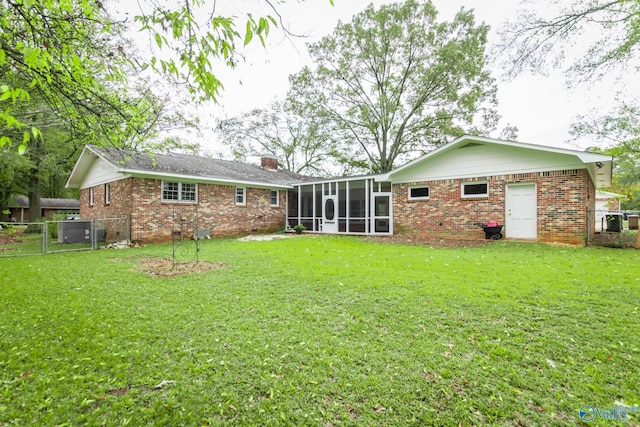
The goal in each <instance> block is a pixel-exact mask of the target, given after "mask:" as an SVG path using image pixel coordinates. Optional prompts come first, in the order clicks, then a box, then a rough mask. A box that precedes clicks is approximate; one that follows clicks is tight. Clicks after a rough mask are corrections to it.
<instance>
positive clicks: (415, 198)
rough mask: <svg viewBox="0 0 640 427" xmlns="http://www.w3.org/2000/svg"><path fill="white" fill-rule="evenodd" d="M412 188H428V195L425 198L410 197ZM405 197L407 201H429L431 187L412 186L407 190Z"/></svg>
mask: <svg viewBox="0 0 640 427" xmlns="http://www.w3.org/2000/svg"><path fill="white" fill-rule="evenodd" d="M414 188H428V189H429V195H428V196H427V197H411V190H412V189H414ZM407 196H408V197H409V200H429V199H430V198H431V187H429V186H428V185H412V186H411V187H409V189H408V190H407Z"/></svg>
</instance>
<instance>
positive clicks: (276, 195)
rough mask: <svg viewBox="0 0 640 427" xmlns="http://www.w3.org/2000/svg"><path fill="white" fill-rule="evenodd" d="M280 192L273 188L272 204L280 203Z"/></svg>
mask: <svg viewBox="0 0 640 427" xmlns="http://www.w3.org/2000/svg"><path fill="white" fill-rule="evenodd" d="M279 196H280V192H279V191H278V190H271V206H278V205H279V204H280V197H279Z"/></svg>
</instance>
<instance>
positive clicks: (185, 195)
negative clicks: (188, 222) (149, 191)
mask: <svg viewBox="0 0 640 427" xmlns="http://www.w3.org/2000/svg"><path fill="white" fill-rule="evenodd" d="M197 194H198V184H195V183H186V182H170V181H162V201H163V202H187V203H195V202H197V201H198V198H197Z"/></svg>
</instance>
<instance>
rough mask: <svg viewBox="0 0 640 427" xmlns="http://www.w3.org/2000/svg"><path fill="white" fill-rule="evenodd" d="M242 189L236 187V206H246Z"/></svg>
mask: <svg viewBox="0 0 640 427" xmlns="http://www.w3.org/2000/svg"><path fill="white" fill-rule="evenodd" d="M244 196H245V194H244V187H236V205H246V204H247V202H246V200H245V197H244Z"/></svg>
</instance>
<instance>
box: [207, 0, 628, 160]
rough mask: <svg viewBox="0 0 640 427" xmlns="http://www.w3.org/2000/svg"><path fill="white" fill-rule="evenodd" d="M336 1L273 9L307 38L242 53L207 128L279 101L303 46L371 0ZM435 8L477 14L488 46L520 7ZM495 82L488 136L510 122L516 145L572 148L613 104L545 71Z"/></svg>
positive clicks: (239, 0) (300, 62)
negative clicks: (580, 129)
mask: <svg viewBox="0 0 640 427" xmlns="http://www.w3.org/2000/svg"><path fill="white" fill-rule="evenodd" d="M562 1H565V0H562ZM334 3H335V5H334V6H331V5H330V4H329V0H306V1H303V2H300V1H296V0H289V1H288V2H287V3H285V4H282V5H278V11H279V13H280V14H281V16H282V20H283V22H284V24H285V25H286V26H287V27H288V29H289V30H290V31H291V32H292V33H294V34H301V35H305V37H298V38H290V39H286V38H284V37H282V34H281V33H277V32H272V33H271V34H270V35H269V38H268V41H267V43H268V44H267V47H266V49H264V48H262V46H260V45H259V44H258V43H252V45H251V47H250V49H248V50H247V51H246V52H245V55H244V57H245V61H243V62H241V63H240V64H239V65H238V67H237V68H235V69H234V70H220V71H219V74H218V77H220V78H221V80H222V81H223V83H224V85H225V90H224V91H223V93H222V96H221V98H220V103H219V105H210V106H207V107H206V108H202V109H200V111H201V116H202V119H203V120H204V122H205V123H208V124H211V123H213V122H214V121H215V119H224V118H227V117H232V116H236V115H239V114H241V113H243V112H246V111H249V110H251V109H252V108H256V107H266V106H267V105H268V104H269V103H270V102H271V101H273V100H274V99H275V98H276V97H281V98H282V97H284V95H285V93H286V91H287V89H288V77H289V75H290V74H293V73H295V72H297V71H298V70H300V69H301V68H302V67H303V66H304V65H306V64H308V65H311V61H310V60H309V57H308V54H307V50H306V44H307V43H309V42H313V41H316V40H319V39H320V38H322V37H323V36H325V35H327V34H330V33H331V32H332V30H333V28H334V27H335V25H336V23H337V22H338V21H339V20H341V21H343V22H348V21H350V20H351V18H352V16H353V15H354V14H356V13H358V12H360V11H362V10H364V9H365V8H366V7H367V5H368V4H370V3H371V1H369V0H335V1H334ZM373 3H374V4H375V5H376V6H379V5H381V4H385V3H391V1H385V0H375V1H374V2H373ZM433 3H434V5H435V6H436V8H437V9H438V11H439V14H440V15H439V16H440V20H450V19H451V18H452V17H453V16H454V14H455V13H456V12H457V11H458V10H459V9H460V7H465V8H466V9H474V10H475V14H476V19H477V22H482V21H483V22H485V23H487V24H488V25H490V26H491V32H490V43H494V42H495V41H496V40H497V34H496V30H497V29H498V28H499V27H500V26H501V24H502V23H504V22H505V21H506V20H507V19H509V18H513V17H514V16H515V13H516V11H517V10H518V9H519V8H520V7H521V6H520V2H518V1H516V0H491V1H489V0H475V1H474V0H433ZM542 3H543V4H546V5H548V4H549V3H548V2H542ZM218 4H222V3H221V2H220V3H218ZM533 4H534V5H535V2H534V3H533ZM226 7H232V8H235V9H236V11H237V13H238V15H239V16H242V15H241V14H242V13H243V12H245V11H246V8H248V7H254V8H255V1H253V0H234V1H233V2H230V3H229V4H228V5H226ZM232 13H233V9H232ZM494 77H495V78H496V79H497V81H498V100H499V105H498V110H499V113H500V115H501V116H502V120H501V122H500V125H499V129H498V131H497V132H496V134H495V135H489V136H493V137H498V136H499V131H500V129H502V128H504V127H505V126H506V125H507V124H509V125H512V126H516V127H517V128H518V129H519V132H518V140H519V141H521V142H527V143H533V144H541V145H551V146H557V147H567V148H576V146H575V145H574V142H571V141H570V135H569V127H570V124H571V123H572V122H573V121H574V119H575V117H576V116H577V115H579V114H584V113H588V112H589V111H591V110H593V109H594V108H598V109H599V110H600V111H601V113H605V112H608V111H609V108H610V106H611V104H612V102H613V94H612V91H611V90H608V87H607V84H606V83H602V84H599V85H590V86H589V87H588V88H585V87H584V86H583V87H577V88H574V89H571V90H570V89H567V88H566V84H565V77H564V76H563V75H562V73H561V72H560V71H558V70H549V75H548V76H545V77H543V76H532V75H522V76H520V77H518V78H517V79H515V80H513V81H507V80H505V79H503V78H501V77H500V71H499V70H497V69H496V70H495V72H494ZM631 77H635V76H631ZM635 89H636V90H637V86H636V88H635ZM203 136H204V139H205V140H204V141H202V146H203V148H204V149H206V150H211V151H217V150H216V148H217V144H218V143H217V142H216V140H215V138H214V137H212V136H211V132H209V131H207V130H206V129H203ZM590 143H591V141H582V142H579V143H578V146H580V148H585V147H586V146H588V145H590Z"/></svg>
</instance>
